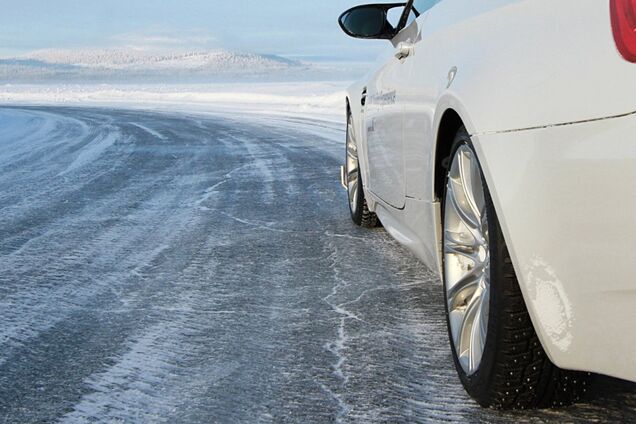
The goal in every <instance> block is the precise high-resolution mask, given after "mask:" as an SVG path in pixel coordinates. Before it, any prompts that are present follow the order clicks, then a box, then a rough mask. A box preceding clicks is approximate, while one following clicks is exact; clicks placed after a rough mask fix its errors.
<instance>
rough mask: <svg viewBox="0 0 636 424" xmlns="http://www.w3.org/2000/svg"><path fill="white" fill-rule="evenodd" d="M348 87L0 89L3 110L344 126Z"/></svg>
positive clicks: (309, 84) (332, 84)
mask: <svg viewBox="0 0 636 424" xmlns="http://www.w3.org/2000/svg"><path fill="white" fill-rule="evenodd" d="M346 87H347V83H346V82H341V81H339V82H302V83H301V82H298V83H260V84H256V83H234V84H181V85H176V84H148V85H131V84H127V85H109V84H95V85H84V84H53V85H42V84H37V85H12V84H5V85H0V105H2V104H5V105H7V104H11V105H58V106H59V105H64V106H102V107H117V108H129V109H130V108H133V109H145V110H163V111H181V112H183V111H191V112H192V111H195V112H213V113H224V112H227V113H230V114H236V113H250V114H260V115H279V116H280V115H283V116H296V117H307V118H313V119H320V120H329V121H334V122H344V120H345V115H344V104H345V100H344V99H345V89H346Z"/></svg>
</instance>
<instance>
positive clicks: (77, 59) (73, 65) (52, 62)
mask: <svg viewBox="0 0 636 424" xmlns="http://www.w3.org/2000/svg"><path fill="white" fill-rule="evenodd" d="M312 68H313V67H312V65H311V64H307V63H303V62H299V61H295V60H290V59H286V58H283V57H280V56H276V55H262V54H254V53H236V52H230V51H225V50H217V51H178V52H167V51H159V50H144V49H133V48H119V49H85V50H69V49H61V50H60V49H58V50H40V51H35V52H32V53H29V54H25V55H22V56H19V57H15V58H5V59H0V82H4V83H20V82H27V83H31V82H47V81H53V80H58V81H59V80H62V81H78V82H81V81H106V82H108V81H113V80H116V81H131V80H132V81H135V80H137V81H139V80H144V81H146V80H148V79H150V80H152V79H161V80H166V79H185V80H186V81H187V80H189V79H190V80H191V79H197V78H204V79H205V78H208V79H209V78H212V79H214V78H224V77H225V78H227V77H232V78H237V77H238V78H240V77H250V76H251V77H259V78H263V77H265V78H266V77H268V76H279V75H280V76H286V77H290V76H291V77H293V75H294V74H298V75H302V74H304V73H306V72H312V70H313V69H312Z"/></svg>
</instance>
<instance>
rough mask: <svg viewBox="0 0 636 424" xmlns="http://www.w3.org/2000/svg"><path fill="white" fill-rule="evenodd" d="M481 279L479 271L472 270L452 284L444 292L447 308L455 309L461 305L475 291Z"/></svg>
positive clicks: (476, 269)
mask: <svg viewBox="0 0 636 424" xmlns="http://www.w3.org/2000/svg"><path fill="white" fill-rule="evenodd" d="M481 278H482V276H481V270H480V269H478V268H473V269H472V270H470V271H468V272H467V273H466V274H464V275H463V276H462V277H461V278H460V279H459V280H458V281H457V282H456V283H455V284H453V285H452V286H451V287H450V288H449V289H448V290H447V291H446V293H447V294H446V297H447V299H448V305H449V308H451V309H455V308H457V306H458V305H461V304H463V303H464V302H465V300H466V299H467V298H469V297H470V295H471V293H474V292H475V291H476V290H477V287H478V286H479V282H480V281H481Z"/></svg>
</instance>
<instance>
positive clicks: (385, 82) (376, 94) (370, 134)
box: [365, 27, 413, 209]
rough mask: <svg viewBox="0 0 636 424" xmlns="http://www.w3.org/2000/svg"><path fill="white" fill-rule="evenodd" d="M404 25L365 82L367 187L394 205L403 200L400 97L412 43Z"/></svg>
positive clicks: (401, 106)
mask: <svg viewBox="0 0 636 424" xmlns="http://www.w3.org/2000/svg"><path fill="white" fill-rule="evenodd" d="M412 41H413V40H410V33H409V31H408V27H407V29H405V30H403V31H401V32H400V33H399V34H398V35H396V37H395V38H394V39H393V40H392V43H393V49H392V50H389V51H388V52H387V57H386V59H385V60H384V62H383V65H382V66H381V67H380V69H379V70H378V71H377V72H376V73H375V75H374V77H373V78H372V79H371V82H370V83H369V84H368V86H367V100H366V102H367V105H366V108H365V113H366V128H365V130H366V140H367V158H368V163H369V183H368V187H367V189H368V190H369V191H371V192H372V193H373V194H374V195H376V196H377V197H379V198H380V199H382V200H383V201H385V202H386V203H388V204H389V205H390V206H393V207H394V208H398V209H402V208H404V204H405V195H406V179H405V174H404V151H403V127H404V117H403V112H404V105H403V103H402V98H403V97H404V95H405V94H406V91H407V90H408V87H407V86H406V85H405V84H404V81H405V80H406V79H407V78H406V77H407V73H408V68H407V67H406V66H405V63H406V61H407V60H408V59H409V57H408V56H409V51H410V50H409V48H410V46H411V45H412Z"/></svg>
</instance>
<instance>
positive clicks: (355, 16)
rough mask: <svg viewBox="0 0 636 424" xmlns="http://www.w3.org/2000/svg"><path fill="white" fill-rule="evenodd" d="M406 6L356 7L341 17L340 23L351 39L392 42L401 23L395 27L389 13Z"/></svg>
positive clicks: (394, 4)
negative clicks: (390, 20)
mask: <svg viewBox="0 0 636 424" xmlns="http://www.w3.org/2000/svg"><path fill="white" fill-rule="evenodd" d="M405 6H406V3H393V4H367V5H363V6H356V7H354V8H352V9H349V10H347V11H346V12H344V13H343V14H342V15H340V18H339V19H338V23H339V24H340V28H342V30H343V31H344V32H345V34H347V35H348V36H350V37H354V38H365V39H380V40H390V39H392V38H393V37H395V34H397V33H398V31H399V29H400V28H399V27H400V24H401V21H400V23H398V24H397V26H393V25H392V24H391V23H390V22H389V19H388V14H389V11H390V10H391V9H394V8H397V7H401V8H404V7H405Z"/></svg>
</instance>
